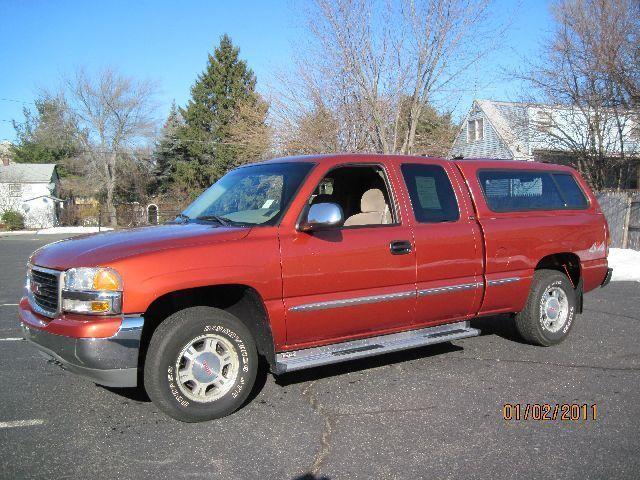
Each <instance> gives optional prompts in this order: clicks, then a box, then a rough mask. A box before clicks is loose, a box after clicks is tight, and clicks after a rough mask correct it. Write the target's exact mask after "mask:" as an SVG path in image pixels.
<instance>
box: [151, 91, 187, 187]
mask: <svg viewBox="0 0 640 480" xmlns="http://www.w3.org/2000/svg"><path fill="white" fill-rule="evenodd" d="M183 125H184V121H183V119H182V115H181V114H180V112H179V110H178V107H177V106H176V102H175V100H174V101H173V102H172V103H171V109H170V110H169V116H168V117H167V120H166V121H165V123H164V125H163V127H162V136H161V138H160V141H159V142H158V143H157V145H156V147H155V150H154V153H153V159H154V161H155V169H154V174H155V180H154V182H153V184H152V192H153V193H166V192H167V191H168V190H169V188H170V186H171V181H172V176H173V175H174V174H175V171H176V163H177V162H178V161H183V160H184V157H185V149H184V146H183V143H182V142H181V141H180V139H179V138H178V134H179V130H180V128H181V127H182V126H183Z"/></svg>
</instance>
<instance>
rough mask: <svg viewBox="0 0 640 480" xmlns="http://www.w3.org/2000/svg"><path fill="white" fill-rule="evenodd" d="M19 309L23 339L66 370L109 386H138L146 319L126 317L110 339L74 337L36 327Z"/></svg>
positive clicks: (26, 313)
mask: <svg viewBox="0 0 640 480" xmlns="http://www.w3.org/2000/svg"><path fill="white" fill-rule="evenodd" d="M29 313H31V312H25V311H23V310H22V309H21V310H20V320H21V322H20V324H21V326H22V333H23V334H24V338H25V339H26V340H29V341H30V342H31V343H32V344H34V345H35V346H36V347H37V348H38V349H39V350H40V352H41V353H43V354H44V355H45V357H48V358H49V359H51V360H53V361H54V363H56V364H58V365H59V366H61V367H62V368H64V369H65V370H69V371H70V372H73V373H77V374H79V375H82V376H84V377H87V378H90V379H91V380H93V381H94V382H95V383H98V384H100V385H106V386H108V387H135V386H137V384H138V355H139V351H140V337H141V335H142V326H143V324H144V318H143V317H142V316H140V315H125V316H124V317H123V318H122V323H121V325H120V328H119V329H118V331H117V332H116V333H115V335H113V336H111V337H107V338H74V337H68V336H64V335H56V334H53V333H50V332H48V331H46V330H45V329H42V328H36V327H35V326H33V324H30V322H28V321H26V320H27V319H26V317H28V316H29V315H28V314H29Z"/></svg>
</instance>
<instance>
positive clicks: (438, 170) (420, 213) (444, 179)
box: [402, 163, 460, 223]
mask: <svg viewBox="0 0 640 480" xmlns="http://www.w3.org/2000/svg"><path fill="white" fill-rule="evenodd" d="M402 176H403V177H404V183H405V184H406V186H407V190H408V191H409V197H410V198H411V207H412V208H413V213H414V215H415V217H416V220H417V221H418V222H420V223H440V222H454V221H456V220H458V219H459V218H460V211H459V209H458V202H457V200H456V196H455V194H454V193H453V187H452V186H451V182H450V181H449V176H448V175H447V173H446V172H445V171H444V168H442V167H440V166H438V165H421V164H417V163H407V164H404V165H402Z"/></svg>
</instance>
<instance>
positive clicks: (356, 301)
mask: <svg viewBox="0 0 640 480" xmlns="http://www.w3.org/2000/svg"><path fill="white" fill-rule="evenodd" d="M415 294H416V292H415V291H409V292H399V293H387V294H384V295H369V296H366V297H355V298H345V299H343V300H329V301H327V302H316V303H306V304H304V305H297V306H295V307H290V308H289V311H291V312H308V311H311V310H325V309H328V308H340V307H350V306H351V305H362V304H365V303H378V302H388V301H392V300H399V299H401V298H407V297H411V296H415Z"/></svg>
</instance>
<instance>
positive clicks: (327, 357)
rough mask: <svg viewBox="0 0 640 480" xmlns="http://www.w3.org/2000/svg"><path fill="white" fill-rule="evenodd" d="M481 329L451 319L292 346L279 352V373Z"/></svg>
mask: <svg viewBox="0 0 640 480" xmlns="http://www.w3.org/2000/svg"><path fill="white" fill-rule="evenodd" d="M479 334H480V330H478V329H475V328H471V327H470V326H469V322H458V323H450V324H448V325H438V326H437V327H429V328H421V329H420V330H410V331H407V332H400V333H392V334H389V335H380V336H378V337H370V338H364V339H362V340H353V341H350V342H343V343H334V344H332V345H325V346H323V347H314V348H306V349H304V350H293V351H289V352H282V353H278V354H277V355H276V369H275V370H276V373H285V372H293V371H295V370H302V369H305V368H312V367H319V366H322V365H329V364H331V363H338V362H346V361H348V360H355V359H356V358H363V357H370V356H372V355H380V354H383V353H390V352H397V351H399V350H406V349H409V348H415V347H422V346H424V345H432V344H434V343H442V342H450V341H451V340H458V339H460V338H466V337H475V336H476V335H479Z"/></svg>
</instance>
